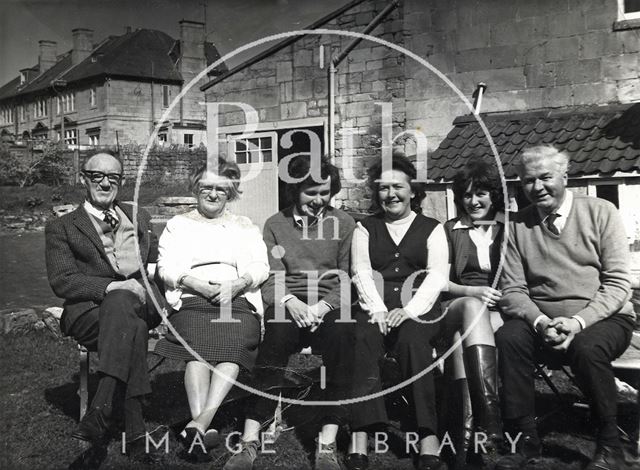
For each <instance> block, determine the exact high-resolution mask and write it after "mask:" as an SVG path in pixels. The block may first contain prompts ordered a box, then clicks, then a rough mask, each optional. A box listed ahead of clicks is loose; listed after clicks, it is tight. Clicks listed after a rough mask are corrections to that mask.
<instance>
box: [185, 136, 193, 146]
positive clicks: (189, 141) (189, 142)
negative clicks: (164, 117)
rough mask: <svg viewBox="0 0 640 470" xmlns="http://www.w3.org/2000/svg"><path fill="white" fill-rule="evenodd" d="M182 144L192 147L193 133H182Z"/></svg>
mask: <svg viewBox="0 0 640 470" xmlns="http://www.w3.org/2000/svg"><path fill="white" fill-rule="evenodd" d="M184 145H186V146H187V147H189V148H191V147H193V134H185V135H184Z"/></svg>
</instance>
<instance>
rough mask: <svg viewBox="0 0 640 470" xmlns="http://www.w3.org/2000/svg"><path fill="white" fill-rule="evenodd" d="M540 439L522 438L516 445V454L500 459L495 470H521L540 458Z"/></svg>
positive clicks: (528, 436)
mask: <svg viewBox="0 0 640 470" xmlns="http://www.w3.org/2000/svg"><path fill="white" fill-rule="evenodd" d="M540 451H541V445H540V439H539V438H538V436H537V434H536V435H527V436H521V437H520V439H518V442H517V443H516V452H515V453H513V454H508V455H505V456H503V457H500V458H499V459H498V461H497V462H496V468H495V470H519V469H521V468H524V466H525V465H527V464H528V463H531V462H533V461H535V460H536V459H537V458H539V457H540Z"/></svg>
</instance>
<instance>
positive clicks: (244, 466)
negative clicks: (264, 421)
mask: <svg viewBox="0 0 640 470" xmlns="http://www.w3.org/2000/svg"><path fill="white" fill-rule="evenodd" d="M258 447H260V442H258V441H248V442H245V441H242V440H241V441H240V452H238V453H237V454H233V455H232V456H231V457H230V458H229V460H227V463H225V464H224V467H222V470H251V469H252V468H253V462H254V461H255V460H256V457H257V456H258Z"/></svg>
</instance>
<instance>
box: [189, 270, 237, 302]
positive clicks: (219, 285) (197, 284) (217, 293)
mask: <svg viewBox="0 0 640 470" xmlns="http://www.w3.org/2000/svg"><path fill="white" fill-rule="evenodd" d="M183 284H184V285H185V286H186V287H187V288H188V289H189V290H191V291H193V292H195V293H196V294H199V295H201V296H202V297H204V298H205V299H207V300H208V301H209V302H211V303H212V304H226V303H230V302H231V301H232V300H233V299H234V298H236V297H237V296H238V295H239V294H241V293H242V291H243V290H244V288H245V287H246V284H247V283H246V281H245V279H243V278H239V279H234V280H233V281H215V282H214V281H206V280H203V279H198V278H195V277H193V276H187V277H186V278H185V279H184V281H183Z"/></svg>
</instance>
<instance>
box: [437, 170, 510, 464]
mask: <svg viewBox="0 0 640 470" xmlns="http://www.w3.org/2000/svg"><path fill="white" fill-rule="evenodd" d="M453 195H454V202H455V204H456V207H457V209H458V214H460V215H459V216H458V217H456V218H454V219H451V220H449V221H447V222H446V223H445V224H444V228H445V232H446V234H447V240H448V242H449V255H450V264H451V271H450V278H449V288H448V293H446V294H445V299H446V300H445V301H444V302H443V307H445V306H446V307H448V309H447V311H446V315H445V319H444V325H445V327H444V336H445V338H446V339H447V340H448V341H449V342H452V343H453V344H456V343H458V342H460V340H461V336H460V335H462V341H461V343H462V347H456V349H455V350H454V352H453V354H452V356H451V359H450V360H449V361H448V363H447V367H449V365H451V366H452V371H451V372H452V377H453V379H454V389H453V393H454V394H455V393H456V392H460V391H461V390H464V388H466V387H467V386H468V388H469V394H470V397H471V410H472V412H473V420H474V427H475V430H476V432H482V433H485V434H486V437H487V438H488V442H487V443H486V444H485V450H486V451H495V447H496V445H497V444H498V442H499V440H500V439H501V434H502V433H501V428H500V416H499V404H498V387H497V374H498V371H497V368H496V347H495V340H494V337H493V328H492V323H491V319H492V318H493V320H494V323H496V328H497V326H499V323H501V319H500V314H499V313H498V312H497V311H496V310H494V307H495V306H496V304H497V302H498V301H499V300H500V297H501V295H502V294H501V293H500V291H499V290H497V289H495V288H493V287H491V286H492V285H496V283H497V279H495V277H496V270H497V268H498V264H499V261H500V252H501V248H502V239H503V233H504V195H503V191H502V184H501V182H500V177H499V175H498V172H497V170H496V167H495V164H494V165H492V164H490V163H488V162H486V161H483V160H472V161H470V162H469V163H468V164H467V165H466V166H465V167H464V168H463V169H462V170H460V171H459V172H458V173H457V174H456V175H455V176H454V178H453ZM458 344H459V343H458ZM462 393H464V392H462ZM462 393H460V396H462Z"/></svg>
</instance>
